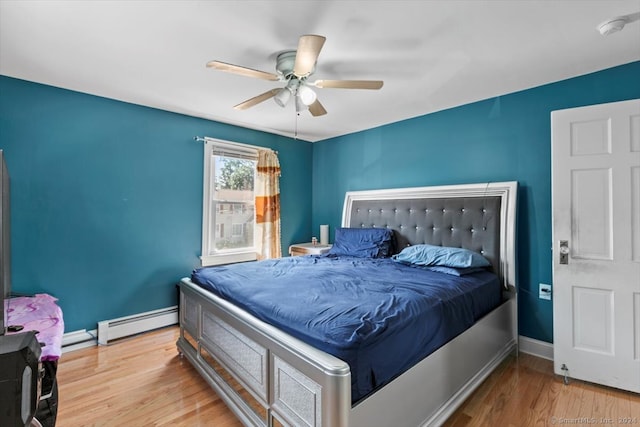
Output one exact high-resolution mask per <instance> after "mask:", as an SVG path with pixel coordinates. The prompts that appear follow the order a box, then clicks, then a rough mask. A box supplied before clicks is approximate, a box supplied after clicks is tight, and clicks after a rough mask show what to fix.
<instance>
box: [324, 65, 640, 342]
mask: <svg viewBox="0 0 640 427" xmlns="http://www.w3.org/2000/svg"><path fill="white" fill-rule="evenodd" d="M638 76H640V62H634V63H631V64H627V65H623V66H620V67H616V68H611V69H608V70H604V71H601V72H597V73H593V74H589V75H585V76H581V77H577V78H573V79H569V80H564V81H561V82H557V83H553V84H548V85H545V86H540V87H537V88H534V89H530V90H526V91H522V92H517V93H512V94H508V95H505V96H501V97H498V98H494V99H489V100H485V101H481V102H476V103H473V104H468V105H463V106H461V107H457V108H453V109H450V110H446V111H441V112H438V113H434V114H429V115H425V116H421V117H417V118H414V119H410V120H405V121H402V122H397V123H393V124H390V125H386V126H382V127H378V128H374V129H370V130H367V131H363V132H358V133H355V134H351V135H346V136H342V137H338V138H333V139H330V140H325V141H322V142H319V143H316V144H314V145H313V168H312V170H313V205H312V211H313V221H312V222H313V224H312V227H313V230H318V229H319V225H320V224H330V226H331V229H335V227H337V226H339V225H340V216H341V212H342V203H343V199H344V193H345V192H346V191H351V190H366V189H374V188H393V187H412V186H424V185H444V184H460V183H467V182H486V181H511V180H515V181H518V182H519V203H518V210H519V223H518V262H519V271H518V278H519V285H520V294H519V302H520V306H519V307H520V311H519V328H520V334H521V335H524V336H527V337H531V338H535V339H539V340H543V341H547V342H552V341H553V319H552V303H551V302H549V301H543V300H540V299H538V283H540V282H542V283H552V254H551V246H552V241H551V227H552V223H551V137H550V135H551V118H550V114H551V112H552V111H554V110H558V109H564V108H571V107H577V106H583V105H590V104H599V103H604V102H612V101H620V100H626V99H632V98H640V78H639V77H638ZM383 90H384V89H383ZM381 108H384V107H381Z"/></svg>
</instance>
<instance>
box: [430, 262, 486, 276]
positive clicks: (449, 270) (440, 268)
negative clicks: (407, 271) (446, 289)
mask: <svg viewBox="0 0 640 427" xmlns="http://www.w3.org/2000/svg"><path fill="white" fill-rule="evenodd" d="M420 268H424V269H426V270H430V271H437V272H438V273H444V274H450V275H452V276H458V277H459V276H466V275H467V274H471V273H477V272H478V271H487V269H486V268H485V267H463V268H456V267H445V266H444V265H428V266H424V267H420Z"/></svg>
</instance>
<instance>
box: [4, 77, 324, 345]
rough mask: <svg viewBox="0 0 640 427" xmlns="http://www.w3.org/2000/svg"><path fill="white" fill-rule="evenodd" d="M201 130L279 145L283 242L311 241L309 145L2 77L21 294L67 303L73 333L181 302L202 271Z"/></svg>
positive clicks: (15, 281)
mask: <svg viewBox="0 0 640 427" xmlns="http://www.w3.org/2000/svg"><path fill="white" fill-rule="evenodd" d="M196 135H198V136H205V135H206V136H211V137H215V138H221V139H226V140H230V141H237V142H243V143H247V144H254V145H258V146H264V147H271V148H273V149H276V150H278V151H279V158H280V162H281V167H282V178H281V182H280V184H281V193H282V212H283V213H282V244H283V247H284V249H285V251H286V248H287V246H288V245H289V244H290V243H292V242H300V241H306V240H308V239H309V238H310V236H309V233H310V230H311V222H310V221H311V209H310V207H311V172H310V168H309V165H310V164H311V155H312V145H311V144H310V143H306V142H302V141H295V140H293V139H290V138H286V137H281V136H276V135H272V134H268V133H263V132H257V131H252V130H248V129H244V128H240V127H236V126H230V125H225V124H221V123H216V122H213V121H209V120H203V119H197V118H193V117H188V116H184V115H180V114H174V113H169V112H166V111H160V110H155V109H152V108H146V107H141V106H138V105H133V104H127V103H123V102H118V101H114V100H110V99H105V98H100V97H96V96H91V95H86V94H81V93H77V92H72V91H67V90H63V89H58V88H54V87H50V86H45V85H40V84H36V83H30V82H26V81H22V80H17V79H13V78H8V77H4V76H0V148H2V149H4V151H5V158H6V161H7V165H8V168H9V172H10V175H11V191H12V200H11V203H12V204H11V214H12V218H11V219H12V236H11V237H12V242H11V243H12V277H13V281H12V283H13V290H14V291H15V292H22V293H35V292H47V293H49V294H52V295H54V296H55V297H57V298H59V303H60V305H61V307H62V309H63V311H64V318H65V324H66V325H65V326H66V328H65V329H66V331H67V332H68V331H74V330H78V329H84V328H86V329H95V328H96V322H98V321H100V320H106V319H111V318H114V317H120V316H125V315H130V314H134V313H140V312H144V311H147V310H153V309H157V308H163V307H168V306H171V305H174V304H176V290H175V287H174V285H175V283H177V282H178V280H179V279H180V278H181V277H183V276H185V275H188V274H189V273H190V272H191V270H192V269H193V268H194V267H196V266H198V265H199V259H198V256H199V255H200V247H201V244H200V240H201V229H202V219H201V217H202V162H203V159H202V156H203V147H202V143H196V142H195V141H194V140H193V137H194V136H196Z"/></svg>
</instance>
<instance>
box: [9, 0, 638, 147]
mask: <svg viewBox="0 0 640 427" xmlns="http://www.w3.org/2000/svg"><path fill="white" fill-rule="evenodd" d="M639 11H640V0H591V1H589V0H586V1H585V0H582V1H581V0H553V1H551V0H535V1H534V0H531V1H528V0H510V1H508V0H503V1H482V0H458V1H451V0H449V1H445V0H433V1H168V0H164V1H151V0H144V1H75V0H72V1H30V0H22V1H14V0H0V74H3V75H6V76H10V77H16V78H19V79H24V80H30V81H34V82H38V83H44V84H48V85H52V86H57V87H61V88H65V89H71V90H75V91H79V92H85V93H89V94H93V95H99V96H103V97H107V98H113V99H117V100H121V101H126V102H131V103H134V104H140V105H146V106H150V107H154V108H159V109H163V110H168V111H174V112H178V113H182V114H187V115H191V116H196V117H203V118H207V119H212V120H216V121H220V122H224V123H231V124H235V125H240V126H244V127H247V128H252V129H259V130H263V131H266V132H272V133H276V134H281V135H287V136H294V133H295V129H296V115H295V110H294V107H293V105H290V106H288V107H287V108H286V109H282V108H280V107H278V106H277V105H276V104H275V103H274V102H273V100H268V101H265V102H263V103H261V104H259V105H257V106H255V107H253V108H251V109H249V110H245V111H236V110H235V109H233V108H232V106H233V105H236V104H238V103H240V102H242V101H244V100H246V99H248V98H251V97H253V96H255V95H258V94H260V93H263V92H265V91H267V90H269V89H272V88H274V87H279V86H282V84H281V83H280V82H270V81H265V80H259V79H252V78H248V77H242V76H238V75H233V74H229V73H224V72H221V71H215V70H212V69H208V68H206V67H205V64H206V63H207V61H210V60H213V59H217V60H221V61H224V62H229V63H232V64H236V65H242V66H245V67H250V68H254V69H259V70H264V71H268V72H275V68H274V67H275V57H276V55H277V54H278V53H279V52H281V51H283V50H287V49H295V48H296V46H297V42H298V37H299V36H300V35H302V34H320V35H324V36H326V38H327V41H326V43H325V44H324V47H323V49H322V51H321V53H320V56H319V59H318V65H317V68H316V72H315V74H314V76H313V78H312V79H311V80H315V79H376V80H377V79H381V80H384V82H385V84H384V87H383V88H382V89H381V90H379V91H375V90H373V91H369V90H346V89H317V92H318V97H319V100H320V101H321V102H322V104H323V105H324V107H325V108H326V109H327V111H328V114H327V115H325V116H321V117H312V116H311V115H310V114H308V112H303V113H302V114H301V115H300V117H298V119H297V136H298V138H299V139H302V140H307V141H318V140H322V139H326V138H330V137H334V136H338V135H344V134H348V133H352V132H357V131H360V130H364V129H369V128H372V127H376V126H380V125H383V124H387V123H391V122H396V121H399V120H403V119H407V118H411V117H416V116H420V115H424V114H427V113H432V112H435V111H439V110H443V109H446V108H450V107H454V106H458V105H462V104H467V103H469V102H474V101H478V100H481V99H487V98H491V97H494V96H499V95H504V94H507V93H510V92H514V91H519V90H522V89H527V88H531V87H535V86H539V85H541V84H545V83H549V82H554V81H558V80H563V79H566V78H570V77H574V76H577V75H581V74H586V73H590V72H594V71H598V70H601V69H605V68H609V67H613V66H616V65H621V64H625V63H629V62H632V61H638V60H640V22H633V23H629V24H628V25H627V26H626V28H625V29H624V30H623V31H622V32H619V33H616V34H612V35H610V36H608V37H603V36H601V35H600V34H599V33H598V31H596V26H597V25H598V24H599V23H601V22H602V21H604V20H606V19H608V18H611V17H614V16H618V15H627V14H632V13H636V12H639ZM0 96H1V94H0Z"/></svg>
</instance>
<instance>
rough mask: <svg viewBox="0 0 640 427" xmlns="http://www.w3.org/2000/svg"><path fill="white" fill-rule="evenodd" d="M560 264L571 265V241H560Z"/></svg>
mask: <svg viewBox="0 0 640 427" xmlns="http://www.w3.org/2000/svg"><path fill="white" fill-rule="evenodd" d="M560 264H569V241H568V240H560Z"/></svg>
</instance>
